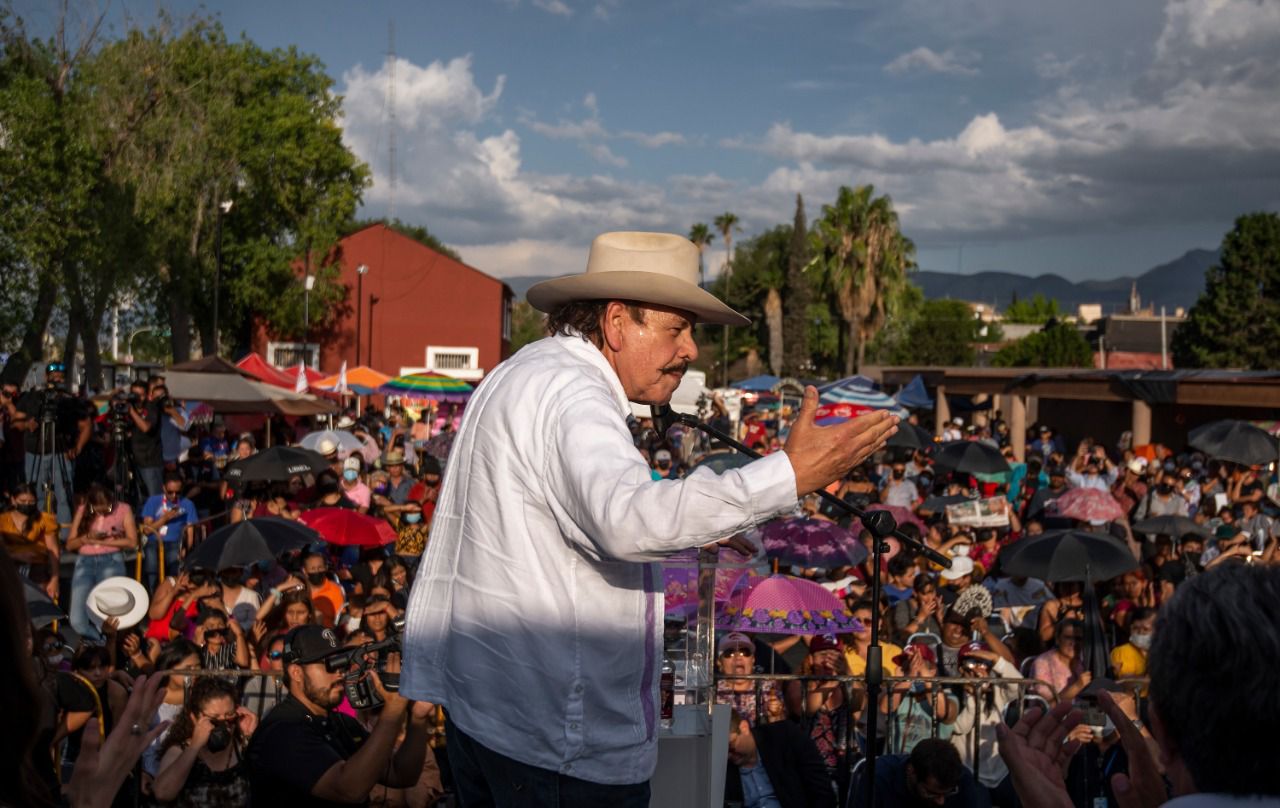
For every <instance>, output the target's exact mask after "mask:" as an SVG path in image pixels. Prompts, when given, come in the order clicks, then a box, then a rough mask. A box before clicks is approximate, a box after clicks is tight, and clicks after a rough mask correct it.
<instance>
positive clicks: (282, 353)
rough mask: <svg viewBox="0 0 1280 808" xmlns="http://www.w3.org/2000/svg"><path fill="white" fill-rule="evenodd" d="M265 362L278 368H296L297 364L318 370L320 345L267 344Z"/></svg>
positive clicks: (297, 343) (311, 343) (299, 343)
mask: <svg viewBox="0 0 1280 808" xmlns="http://www.w3.org/2000/svg"><path fill="white" fill-rule="evenodd" d="M267 361H268V362H270V363H271V364H273V365H275V366H276V367H278V368H296V367H297V366H298V363H299V362H302V363H303V364H305V365H306V366H307V367H309V368H312V369H319V366H320V345H319V344H318V343H315V342H268V343H267Z"/></svg>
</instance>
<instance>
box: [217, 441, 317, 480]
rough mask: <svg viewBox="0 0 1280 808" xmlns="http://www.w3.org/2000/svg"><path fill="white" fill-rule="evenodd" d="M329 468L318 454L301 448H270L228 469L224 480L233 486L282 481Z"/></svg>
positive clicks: (231, 465)
mask: <svg viewBox="0 0 1280 808" xmlns="http://www.w3.org/2000/svg"><path fill="white" fill-rule="evenodd" d="M328 468H329V461H328V460H326V459H325V457H324V455H322V454H320V453H319V452H313V451H311V450H310V449H303V448H302V447H300V446H272V447H271V448H270V449H263V450H262V451H261V452H258V453H257V454H254V455H250V456H249V457H246V458H245V459H244V460H237V461H236V462H234V463H232V464H230V465H229V466H227V470H226V473H224V474H223V477H224V478H225V479H226V480H227V481H228V482H232V483H247V482H255V481H264V482H277V481H279V482H283V481H287V480H289V479H291V478H293V477H296V476H298V475H300V474H318V473H320V472H322V471H324V470H326V469H328Z"/></svg>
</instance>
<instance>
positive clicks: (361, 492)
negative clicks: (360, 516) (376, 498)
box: [342, 454, 371, 513]
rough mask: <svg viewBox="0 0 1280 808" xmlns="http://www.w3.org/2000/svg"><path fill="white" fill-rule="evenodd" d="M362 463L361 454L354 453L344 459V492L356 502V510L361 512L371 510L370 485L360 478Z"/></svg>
mask: <svg viewBox="0 0 1280 808" xmlns="http://www.w3.org/2000/svg"><path fill="white" fill-rule="evenodd" d="M360 472H361V465H360V456H359V455H358V454H352V455H349V456H348V457H347V459H346V460H344V461H342V493H343V495H344V496H345V497H346V498H347V499H349V500H351V501H352V502H354V503H355V504H356V510H357V511H359V512H360V513H368V512H369V504H370V496H371V494H370V492H369V486H367V485H365V484H364V481H363V480H361V479H360Z"/></svg>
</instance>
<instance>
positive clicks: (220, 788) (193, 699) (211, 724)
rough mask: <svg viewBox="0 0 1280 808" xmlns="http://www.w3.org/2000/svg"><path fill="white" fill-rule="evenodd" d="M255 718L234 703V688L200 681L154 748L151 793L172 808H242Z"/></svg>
mask: <svg viewBox="0 0 1280 808" xmlns="http://www.w3.org/2000/svg"><path fill="white" fill-rule="evenodd" d="M257 725H258V718H257V716H255V715H254V714H253V713H251V712H249V711H248V710H246V709H245V708H244V707H240V706H237V704H236V687H235V685H234V684H232V683H231V682H228V681H226V680H225V679H220V678H217V677H213V676H202V677H200V678H198V679H196V681H195V683H194V684H193V685H192V686H191V693H190V694H189V695H188V696H187V701H186V705H185V709H183V710H182V711H181V712H180V713H179V714H178V717H177V718H176V719H175V720H174V722H173V724H172V725H171V726H170V727H169V731H168V733H167V734H166V735H165V739H164V742H163V743H162V744H161V745H160V768H159V772H158V773H157V774H156V778H155V783H154V784H153V785H152V794H153V795H154V796H155V798H156V799H157V800H159V801H160V802H161V803H163V804H165V805H173V806H175V808H216V807H217V806H233V805H247V804H248V803H249V779H248V776H247V774H246V766H245V763H244V750H245V746H246V745H247V743H248V740H249V738H250V737H251V736H252V735H253V731H254V729H255V728H256V727H257Z"/></svg>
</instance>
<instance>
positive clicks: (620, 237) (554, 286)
mask: <svg viewBox="0 0 1280 808" xmlns="http://www.w3.org/2000/svg"><path fill="white" fill-rule="evenodd" d="M526 298H527V299H528V301H529V305H531V306H533V307H534V308H535V309H537V310H538V311H544V312H551V311H554V310H555V309H556V308H557V307H559V306H561V305H563V304H565V303H569V302H571V301H574V300H634V301H637V302H639V303H656V304H658V305H661V306H670V307H672V308H676V309H683V310H684V311H688V312H692V313H693V314H694V315H695V316H696V317H697V318H698V322H701V323H715V324H717V325H750V324H751V321H750V320H748V319H747V318H746V317H743V316H742V315H741V314H739V313H738V312H736V311H734V310H733V309H731V308H729V307H728V306H726V305H725V304H724V303H722V302H720V300H719V299H718V298H717V297H716V296H715V295H713V294H711V293H710V292H708V291H706V290H705V289H703V288H702V287H700V286H698V248H697V247H695V246H694V245H693V242H692V241H689V240H688V239H687V238H683V237H682V236H677V235H672V234H671V233H634V232H618V233H603V234H601V235H599V236H596V240H595V241H593V242H591V255H590V256H589V257H588V258H587V271H586V272H584V273H582V274H581V275H570V276H569V277H566V278H555V279H554V280H549V281H543V282H541V283H538V284H534V285H533V286H532V287H530V288H529V291H528V293H527V294H526Z"/></svg>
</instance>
